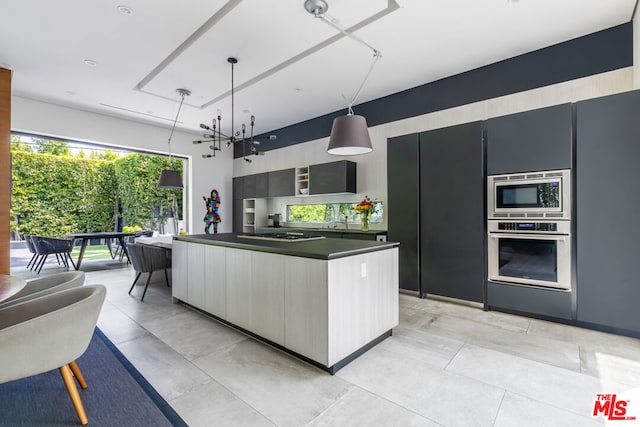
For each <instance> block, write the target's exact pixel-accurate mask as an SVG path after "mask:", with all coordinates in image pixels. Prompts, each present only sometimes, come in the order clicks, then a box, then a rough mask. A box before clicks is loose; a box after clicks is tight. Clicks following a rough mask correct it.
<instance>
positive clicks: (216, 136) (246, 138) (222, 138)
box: [193, 57, 264, 163]
mask: <svg viewBox="0 0 640 427" xmlns="http://www.w3.org/2000/svg"><path fill="white" fill-rule="evenodd" d="M227 62H228V63H229V64H231V135H226V134H224V133H222V131H221V126H220V123H221V120H222V113H221V111H220V110H218V114H217V117H214V118H213V119H212V120H211V126H208V125H205V124H204V123H201V124H200V127H201V128H202V129H204V130H208V131H210V132H211V133H205V134H203V135H202V137H203V138H205V139H202V140H198V141H193V143H194V144H202V143H203V142H205V143H211V145H209V149H210V150H211V153H210V154H203V155H202V157H203V158H205V159H208V158H211V157H215V156H216V151H221V150H222V143H223V142H226V144H227V147H228V146H230V145H232V144H233V145H235V144H242V158H243V160H244V161H245V162H247V163H251V159H249V158H247V156H250V155H256V156H262V155H264V153H263V152H261V151H258V149H257V148H256V146H257V145H258V144H260V142H259V141H255V140H254V139H253V128H254V126H255V121H256V118H255V116H253V115H252V116H251V122H250V124H249V126H250V128H251V129H250V131H249V135H247V126H246V125H245V124H244V123H243V124H242V126H241V128H240V130H239V131H236V130H235V124H234V110H235V99H234V86H233V84H234V82H233V66H234V65H235V64H237V63H238V60H237V59H236V58H234V57H230V58H227ZM247 145H249V146H250V147H251V148H250V149H249V152H248V153H247V152H246V150H247Z"/></svg>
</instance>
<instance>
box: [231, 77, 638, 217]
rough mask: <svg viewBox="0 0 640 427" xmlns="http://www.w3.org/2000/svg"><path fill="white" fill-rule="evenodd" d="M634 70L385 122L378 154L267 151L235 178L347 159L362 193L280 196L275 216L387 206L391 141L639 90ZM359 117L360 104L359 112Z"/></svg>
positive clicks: (322, 148)
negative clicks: (303, 207)
mask: <svg viewBox="0 0 640 427" xmlns="http://www.w3.org/2000/svg"><path fill="white" fill-rule="evenodd" d="M633 84H634V70H633V67H628V68H624V69H620V70H615V71H611V72H607V73H602V74H599V75H595V76H590V77H585V78H582V79H577V80H572V81H569V82H564V83H558V84H555V85H551V86H546V87H542V88H538V89H533V90H529V91H526V92H520V93H516V94H513V95H506V96H502V97H499V98H493V99H489V100H486V101H480V102H476V103H473V104H467V105H463V106H460V107H455V108H450V109H447V110H441V111H437V112H434V113H430V114H425V115H421V116H416V117H411V118H408V119H404V120H398V121H395V122H391V123H385V124H383V125H379V126H373V127H371V128H369V133H370V135H371V140H372V144H373V149H374V151H373V153H370V154H365V155H359V156H348V157H342V156H333V155H330V154H327V152H326V147H327V143H328V140H329V138H328V137H327V138H321V139H318V140H314V141H309V142H305V143H302V144H297V145H294V146H290V147H285V148H281V149H278V150H272V151H268V152H266V154H265V155H264V156H260V157H256V156H252V157H251V159H252V161H253V162H252V163H246V162H244V161H243V160H242V159H236V160H234V162H235V167H234V176H242V175H249V174H253V173H260V172H266V171H269V170H278V169H286V168H292V167H301V166H307V165H309V164H316V163H325V162H330V161H335V160H339V159H343V158H347V159H349V160H352V161H355V162H356V163H357V164H358V178H357V180H358V194H356V195H335V196H316V197H280V198H275V199H271V200H270V201H269V204H268V211H269V213H274V212H281V213H283V214H284V211H285V208H284V207H285V206H286V205H287V204H313V203H332V202H356V201H359V200H361V199H362V198H363V197H364V196H365V195H368V196H369V197H371V198H372V199H377V200H381V201H382V202H383V203H384V204H385V205H386V202H387V155H386V154H387V138H390V137H394V136H400V135H406V134H409V133H415V132H421V131H425V130H430V129H438V128H442V127H447V126H452V125H456V124H461V123H467V122H472V121H477V120H486V119H488V118H492V117H499V116H503V115H506V114H512V113H517V112H521V111H527V110H533V109H536V108H543V107H548V106H552V105H557V104H562V103H566V102H576V101H580V100H584V99H589V98H596V97H599V96H604V95H610V94H613V93H619V92H625V91H628V90H632V89H633ZM354 109H355V111H356V113H357V106H356V108H354ZM386 227H387V224H386V218H385V222H384V223H383V224H380V225H376V224H371V227H370V228H371V229H386Z"/></svg>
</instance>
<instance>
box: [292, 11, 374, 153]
mask: <svg viewBox="0 0 640 427" xmlns="http://www.w3.org/2000/svg"><path fill="white" fill-rule="evenodd" d="M304 8H305V9H306V10H307V12H309V13H311V14H312V15H313V16H314V17H316V18H319V19H321V20H322V21H323V22H324V23H326V24H328V25H329V26H331V27H333V28H335V29H337V30H338V31H340V32H341V33H343V34H344V35H346V36H347V37H349V38H351V39H353V40H355V41H357V42H358V43H360V44H362V45H364V46H366V47H368V48H369V49H371V50H372V51H373V61H372V62H371V67H369V72H368V73H367V75H366V76H365V77H364V80H363V81H362V83H361V84H360V87H358V90H357V91H356V93H355V94H354V95H353V97H351V101H349V103H348V104H347V108H348V112H347V115H346V116H340V117H336V118H335V119H334V120H333V126H332V127H331V136H330V137H329V146H328V147H327V152H328V153H329V154H337V155H342V156H349V155H355V154H366V153H370V152H371V151H373V147H372V146H371V138H370V136H369V129H368V126H367V120H366V119H365V118H364V117H363V116H358V115H355V114H353V108H352V107H353V104H354V102H355V101H356V98H357V97H358V95H360V91H362V88H363V87H364V84H365V83H366V81H367V79H368V78H369V76H370V75H371V72H372V71H373V67H374V66H375V65H376V62H378V59H380V58H381V57H382V52H380V51H379V50H377V49H375V48H373V47H371V46H370V45H369V44H367V43H365V42H364V41H363V40H362V39H360V38H358V37H356V36H355V35H353V34H351V33H350V32H348V31H347V30H346V29H345V28H343V27H342V26H340V25H338V24H337V23H336V22H337V21H336V20H334V19H332V18H330V17H328V15H327V10H328V9H329V5H328V4H327V2H326V1H324V0H306V1H305V2H304Z"/></svg>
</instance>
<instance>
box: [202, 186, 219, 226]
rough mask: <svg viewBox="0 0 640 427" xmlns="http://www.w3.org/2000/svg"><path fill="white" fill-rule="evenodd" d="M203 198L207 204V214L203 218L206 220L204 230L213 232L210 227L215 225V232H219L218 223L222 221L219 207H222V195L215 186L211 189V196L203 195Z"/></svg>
mask: <svg viewBox="0 0 640 427" xmlns="http://www.w3.org/2000/svg"><path fill="white" fill-rule="evenodd" d="M202 200H204V203H205V205H206V206H207V214H206V215H205V216H204V219H203V221H204V222H205V226H204V232H205V233H207V234H211V232H210V231H209V229H210V228H211V226H212V225H213V233H214V234H216V233H217V232H218V224H219V223H221V222H222V220H221V219H220V215H219V214H218V208H219V207H220V195H218V190H216V189H215V188H214V189H213V190H211V197H209V198H207V197H204V196H202Z"/></svg>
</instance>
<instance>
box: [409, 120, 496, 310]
mask: <svg viewBox="0 0 640 427" xmlns="http://www.w3.org/2000/svg"><path fill="white" fill-rule="evenodd" d="M483 141H484V140H483V124H482V122H473V123H465V124H462V125H457V126H452V127H448V128H442V129H436V130H432V131H428V132H422V133H420V223H421V231H420V239H421V242H420V247H421V256H420V260H421V264H420V271H421V280H422V292H423V293H427V294H436V295H442V296H447V297H452V298H459V299H464V300H470V301H477V302H482V301H483V300H484V282H485V278H486V267H485V266H486V261H485V259H486V256H485V253H486V249H485V248H486V244H485V242H486V238H485V235H486V234H485V197H484V194H485V192H484V187H485V184H484V183H485V179H484V142H483Z"/></svg>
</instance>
